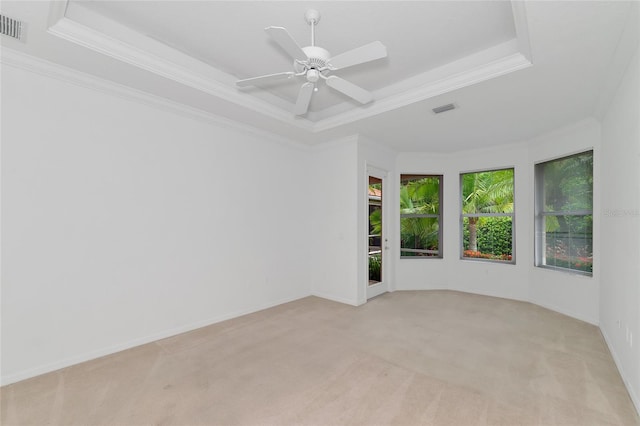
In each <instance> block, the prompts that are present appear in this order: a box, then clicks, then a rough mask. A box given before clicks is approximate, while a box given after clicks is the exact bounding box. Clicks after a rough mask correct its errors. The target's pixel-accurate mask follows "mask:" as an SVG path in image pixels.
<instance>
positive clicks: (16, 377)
mask: <svg viewBox="0 0 640 426" xmlns="http://www.w3.org/2000/svg"><path fill="white" fill-rule="evenodd" d="M305 297H309V294H305V295H302V296H296V297H290V298H286V299H282V300H278V301H275V302H270V303H265V304H261V305H256V306H253V307H250V308H247V309H243V310H240V311H235V312H232V313H228V314H225V315H220V316H217V317H213V318H209V319H206V320H203V321H198V322H195V323H191V324H187V325H184V326H180V327H175V328H172V329H169V330H165V331H162V332H160V333H155V334H152V335H149V336H145V337H140V338H137V339H133V340H129V341H127V342H124V343H121V344H117V345H112V346H108V347H106V348H101V349H98V350H95V351H90V352H86V353H83V354H81V355H77V356H72V357H69V358H65V359H63V360H59V361H56V362H52V363H49V364H45V365H41V366H38V367H35V368H30V369H28V370H24V371H20V372H17V373H13V374H9V375H6V376H2V377H0V386H6V385H9V384H11V383H16V382H19V381H22V380H26V379H30V378H32V377H36V376H39V375H42V374H46V373H50V372H52V371H56V370H60V369H62V368H66V367H70V366H72V365H76V364H80V363H82V362H86V361H91V360H92V359H96V358H100V357H103V356H106V355H111V354H114V353H116V352H120V351H124V350H126V349H131V348H134V347H136V346H141V345H144V344H147V343H151V342H155V341H156V340H160V339H165V338H167V337H172V336H176V335H178V334H182V333H186V332H189V331H192V330H196V329H198V328H202V327H206V326H208V325H212V324H215V323H218V322H222V321H226V320H229V319H232V318H237V317H240V316H242V315H247V314H252V313H254V312H258V311H262V310H264V309H269V308H272V307H274V306H278V305H282V304H284V303H288V302H293V301H295V300H299V299H303V298H305Z"/></svg>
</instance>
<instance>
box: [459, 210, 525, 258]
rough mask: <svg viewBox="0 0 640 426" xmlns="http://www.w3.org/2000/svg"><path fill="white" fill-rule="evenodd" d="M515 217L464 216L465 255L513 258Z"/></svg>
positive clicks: (470, 256) (467, 256) (471, 256)
mask: <svg viewBox="0 0 640 426" xmlns="http://www.w3.org/2000/svg"><path fill="white" fill-rule="evenodd" d="M512 224H513V218H512V217H508V216H502V217H500V216H499V217H495V216H491V217H464V218H463V219H462V236H463V257H466V258H474V259H490V260H503V261H509V262H510V261H511V260H512V247H513V232H512Z"/></svg>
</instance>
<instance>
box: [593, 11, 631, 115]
mask: <svg viewBox="0 0 640 426" xmlns="http://www.w3.org/2000/svg"><path fill="white" fill-rule="evenodd" d="M630 3H631V4H630V5H629V8H630V9H631V10H630V13H629V14H628V16H627V22H626V23H625V26H624V29H623V31H622V34H620V38H619V39H618V43H617V45H616V51H615V53H614V54H613V58H611V61H610V64H609V68H608V70H607V74H606V76H605V78H604V82H603V83H602V85H601V87H600V93H599V95H598V100H597V102H596V106H595V109H594V115H595V116H596V117H597V118H598V119H599V120H600V121H602V119H603V118H604V116H605V115H606V113H607V110H608V109H609V105H610V104H611V102H612V101H613V98H614V97H615V95H616V93H617V89H618V87H619V86H620V83H621V82H622V79H623V77H624V76H625V74H626V73H627V69H628V68H629V65H630V63H631V61H632V59H633V55H634V52H635V51H636V50H637V49H638V44H639V43H640V40H639V36H638V34H639V31H638V22H639V21H640V5H638V2H635V1H634V2H630ZM634 8H635V9H634Z"/></svg>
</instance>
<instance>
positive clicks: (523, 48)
mask: <svg viewBox="0 0 640 426" xmlns="http://www.w3.org/2000/svg"><path fill="white" fill-rule="evenodd" d="M526 8H527V5H526V2H524V1H513V0H512V1H511V10H512V11H513V23H514V25H515V27H516V37H517V40H518V51H519V52H520V53H522V54H523V55H524V57H525V58H527V60H529V62H532V63H533V57H532V55H531V39H530V38H529V25H528V24H527V10H526Z"/></svg>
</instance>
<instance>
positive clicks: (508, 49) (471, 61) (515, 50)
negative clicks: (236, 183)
mask: <svg viewBox="0 0 640 426" xmlns="http://www.w3.org/2000/svg"><path fill="white" fill-rule="evenodd" d="M68 4H69V3H68V0H67V1H63V2H52V6H51V9H50V18H49V28H48V32H49V33H51V34H53V35H55V36H57V37H61V38H63V39H65V40H68V41H71V42H73V43H76V44H79V45H81V46H84V47H86V48H88V49H91V50H94V51H96V52H99V53H102V54H104V55H107V56H110V57H112V58H114V59H117V60H120V61H123V62H125V63H128V64H130V65H133V66H136V67H138V68H141V69H144V70H147V71H149V72H152V73H154V74H157V75H160V76H162V77H165V78H168V79H170V80H173V81H176V82H178V83H181V84H184V85H185V86H188V87H191V88H194V89H196V90H199V91H201V92H203V93H207V94H209V95H212V96H215V97H218V98H221V99H224V100H226V101H229V102H233V103H235V104H237V105H239V106H241V107H244V108H247V109H249V110H251V111H255V112H258V113H260V114H263V115H265V116H267V117H269V118H272V119H275V120H277V121H279V122H281V123H283V124H286V125H289V126H293V127H295V128H298V129H302V130H305V131H307V132H309V133H313V134H315V133H320V132H323V131H326V130H330V129H334V128H337V127H340V126H343V125H346V124H350V123H353V122H355V121H358V120H362V119H365V118H369V117H372V116H375V115H378V114H382V113H385V112H388V111H391V110H393V109H396V108H401V107H404V106H407V105H410V104H413V103H416V102H420V101H423V100H425V99H429V98H432V97H435V96H438V95H442V94H444V93H447V92H451V91H453V90H456V89H460V88H463V87H466V86H470V85H472V84H475V83H479V82H482V81H485V80H488V79H491V78H494V77H498V76H501V75H504V74H507V73H510V72H513V71H517V70H520V69H523V68H526V67H529V66H531V65H532V62H531V48H530V43H529V34H528V29H527V18H526V10H525V6H524V4H523V2H519V1H512V3H511V4H512V10H513V16H514V25H515V28H516V38H515V39H513V40H511V41H508V42H505V43H503V44H501V45H497V46H494V47H491V48H488V49H486V50H484V51H481V52H476V53H475V54H472V55H469V56H468V57H465V58H462V59H460V60H458V61H455V62H453V63H450V64H447V65H444V66H442V67H439V68H437V69H433V70H429V71H427V72H424V73H422V74H419V75H417V76H414V77H411V78H409V79H407V80H405V81H402V82H399V83H396V84H394V85H392V86H387V87H385V88H383V89H380V90H377V91H375V92H374V96H375V98H376V99H377V100H376V101H375V102H374V103H372V104H369V105H365V106H358V107H357V108H356V109H354V108H353V106H352V105H351V103H349V102H343V103H341V104H338V105H335V106H333V107H330V108H327V109H325V110H322V111H310V112H309V113H308V114H307V116H306V117H295V116H293V114H292V113H291V110H292V108H293V104H292V103H291V102H288V101H286V100H284V99H281V98H279V97H278V96H275V95H273V94H270V93H260V97H257V96H254V95H252V94H251V93H249V92H246V91H242V90H238V89H237V88H236V87H235V77H234V76H232V75H230V74H227V73H224V72H222V71H220V70H218V69H216V68H214V67H212V66H211V65H209V64H206V63H204V62H201V61H199V60H197V59H195V58H193V57H190V56H188V55H186V54H184V53H182V52H180V51H178V50H176V49H174V48H171V47H169V46H166V45H164V44H162V43H160V42H159V41H156V40H154V39H152V38H150V37H147V36H144V35H142V34H140V33H137V32H135V31H133V30H131V29H129V28H127V27H125V26H123V25H121V24H119V23H117V22H115V21H113V20H110V19H107V18H105V17H103V16H101V15H98V14H96V13H94V12H92V11H91V10H89V9H87V8H84V7H82V6H81V5H80V6H79V5H77V4H74V7H73V8H71V9H72V10H69V9H70V8H69V7H68ZM63 5H64V6H63ZM81 22H82V23H81Z"/></svg>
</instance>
